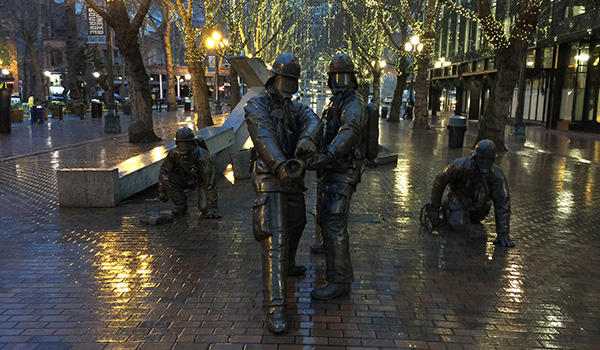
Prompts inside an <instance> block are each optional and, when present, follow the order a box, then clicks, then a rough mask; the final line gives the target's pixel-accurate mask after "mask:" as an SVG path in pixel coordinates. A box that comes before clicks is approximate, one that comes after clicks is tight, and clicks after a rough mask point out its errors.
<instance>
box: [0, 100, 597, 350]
mask: <svg viewBox="0 0 600 350" xmlns="http://www.w3.org/2000/svg"><path fill="white" fill-rule="evenodd" d="M188 117H189V116H188V115H186V114H185V113H183V112H177V113H157V114H155V125H156V129H157V134H159V136H161V137H163V138H165V140H167V139H172V137H173V135H174V131H175V130H176V129H177V128H178V127H180V126H182V125H184V124H186V123H189V122H190V121H189V120H186V119H187V118H188ZM126 123H127V118H123V117H122V118H121V125H122V127H123V130H124V132H123V134H121V135H113V134H103V133H102V127H103V125H101V123H100V121H99V120H91V119H86V120H82V121H79V120H75V121H69V122H65V123H62V124H59V123H52V124H50V125H43V126H40V127H37V126H34V127H23V128H18V130H17V128H15V129H13V134H11V136H10V137H5V135H2V136H1V137H0V178H1V179H2V180H0V242H1V244H0V349H2V350H5V349H40V350H45V349H86V350H87V349H211V350H215V349H232V350H233V349H248V350H250V349H281V350H287V349H317V350H320V349H340V350H341V349H397V348H423V349H515V348H523V349H534V348H539V349H547V348H560V349H595V348H597V344H599V343H600V270H599V269H598V268H597V266H600V239H599V238H600V236H599V233H598V232H600V217H599V216H598V214H597V208H599V207H600V198H599V196H598V195H597V193H599V192H600V188H599V186H600V185H599V184H600V169H599V167H598V163H599V161H600V143H598V141H596V140H590V139H584V138H572V139H568V138H566V137H565V136H562V135H556V134H554V133H549V132H547V131H545V130H544V129H537V128H528V130H527V132H528V141H527V142H526V143H525V145H521V146H519V144H517V143H514V142H512V141H509V143H508V147H509V148H510V149H511V152H510V153H507V154H503V155H502V156H500V157H499V159H498V163H499V165H500V167H501V168H502V169H503V170H504V171H505V173H506V175H507V177H508V180H509V187H510V190H511V199H512V206H513V217H512V224H511V235H512V238H513V240H514V241H515V243H516V247H515V248H513V249H506V248H501V247H496V246H494V245H493V244H492V241H493V239H494V237H495V233H494V232H495V229H494V221H493V216H490V217H489V218H488V219H487V220H485V221H484V228H482V229H481V230H479V231H477V230H474V231H472V232H467V233H464V234H457V233H450V232H445V231H441V232H440V234H438V235H431V234H426V233H423V232H421V231H420V229H419V223H418V213H419V209H420V207H421V206H422V205H423V204H424V203H425V202H427V201H428V197H429V193H430V188H431V184H432V182H433V179H434V177H435V174H436V173H437V172H438V171H440V170H442V169H443V168H444V167H445V166H446V165H447V164H448V163H449V162H450V161H451V160H453V159H454V158H457V157H461V156H467V155H469V154H470V150H469V149H468V148H463V149H448V147H447V143H448V140H447V130H446V129H445V128H442V127H436V128H433V130H431V131H420V130H412V129H411V128H410V127H411V123H410V122H407V121H400V122H398V123H388V122H385V121H382V122H381V124H380V129H381V135H380V143H381V144H382V145H384V146H385V147H387V148H389V149H391V151H392V152H396V153H398V154H399V159H398V164H397V166H396V167H393V166H382V167H380V168H377V169H371V170H368V171H366V172H365V173H364V175H363V179H362V183H361V184H360V185H359V187H358V191H357V192H356V194H355V195H354V198H353V202H352V213H351V217H350V235H351V251H352V259H353V264H354V274H355V282H354V283H353V285H352V287H353V290H352V294H351V296H350V297H346V298H342V299H339V300H333V301H328V302H322V301H312V300H311V299H310V295H309V293H310V290H311V289H312V288H313V287H314V286H316V285H318V284H321V283H323V281H324V276H323V273H324V267H325V266H324V264H325V262H324V258H323V256H321V255H311V254H310V251H309V249H308V248H309V244H310V243H311V242H312V239H313V232H314V220H313V218H312V215H310V214H307V217H308V220H309V223H308V225H307V228H306V231H305V235H304V237H303V238H302V241H301V244H300V248H299V253H298V262H299V263H302V264H304V265H305V266H306V267H307V268H308V271H307V275H306V276H305V277H299V278H290V279H289V291H288V308H287V314H288V319H289V320H290V321H291V324H290V331H289V332H288V333H287V334H286V335H282V336H273V335H271V334H270V333H269V332H268V331H266V330H265V329H264V315H263V312H262V309H261V305H262V300H261V299H262V292H261V285H260V275H261V266H260V248H259V244H258V243H257V242H255V241H254V238H253V236H252V233H251V213H250V209H251V206H252V201H253V197H254V194H253V192H252V188H251V186H250V182H249V180H241V181H236V182H235V183H233V184H232V183H230V182H228V181H227V180H225V179H224V178H223V177H221V178H220V179H219V208H220V210H221V213H222V214H223V218H222V219H220V220H205V219H203V218H202V217H200V216H199V215H198V212H197V211H196V210H195V208H194V207H193V206H191V208H192V210H191V212H190V213H189V214H188V215H185V216H183V217H178V218H176V220H175V222H174V223H172V224H166V225H161V226H146V225H143V224H141V223H140V222H139V216H140V215H141V214H142V213H143V211H144V200H145V199H146V198H153V197H155V196H156V189H155V188H150V189H148V190H146V191H144V192H142V193H140V194H138V195H136V196H134V197H132V198H130V199H128V200H126V201H125V202H123V203H122V204H121V205H119V206H118V207H116V208H101V209H66V208H63V209H61V208H59V206H58V203H57V194H56V174H55V170H56V169H57V168H62V167H71V166H101V165H107V164H115V163H117V162H119V161H122V160H124V159H127V158H129V157H131V156H132V155H136V154H138V153H140V152H144V151H147V150H149V149H151V148H152V147H154V146H155V145H131V144H129V143H128V142H127V137H126V130H127V126H126ZM440 125H442V124H440ZM473 142H474V137H473V136H471V135H467V140H465V145H467V146H469V145H471V144H472V143H473ZM307 185H308V187H309V190H308V192H307V212H310V209H312V208H313V206H314V197H315V193H314V192H315V178H314V174H312V173H309V178H308V181H307ZM194 201H195V198H190V201H189V203H190V204H193V203H194ZM170 208H171V205H170V204H167V206H166V209H170Z"/></svg>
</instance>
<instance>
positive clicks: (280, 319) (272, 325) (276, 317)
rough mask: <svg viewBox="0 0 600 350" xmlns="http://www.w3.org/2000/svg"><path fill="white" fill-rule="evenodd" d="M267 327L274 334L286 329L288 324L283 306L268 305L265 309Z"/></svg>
mask: <svg viewBox="0 0 600 350" xmlns="http://www.w3.org/2000/svg"><path fill="white" fill-rule="evenodd" d="M267 329H268V330H270V331H271V332H273V333H276V334H279V333H283V332H285V331H287V329H288V325H287V322H286V320H285V314H284V313H283V306H275V307H270V308H269V309H268V310H267Z"/></svg>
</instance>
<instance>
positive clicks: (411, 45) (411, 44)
mask: <svg viewBox="0 0 600 350" xmlns="http://www.w3.org/2000/svg"><path fill="white" fill-rule="evenodd" d="M404 50H405V51H407V52H410V55H411V57H412V64H411V70H412V72H411V73H410V91H409V99H412V97H413V90H414V88H415V57H414V52H415V50H416V51H417V52H421V51H422V50H423V43H421V40H420V39H419V36H418V35H413V36H412V37H411V38H410V40H409V41H407V42H406V44H404Z"/></svg>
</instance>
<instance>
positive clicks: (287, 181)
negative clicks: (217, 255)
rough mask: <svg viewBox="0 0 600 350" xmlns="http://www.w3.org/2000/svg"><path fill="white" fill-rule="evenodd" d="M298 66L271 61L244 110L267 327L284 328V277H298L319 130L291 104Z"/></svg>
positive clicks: (287, 59)
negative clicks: (260, 90)
mask: <svg viewBox="0 0 600 350" xmlns="http://www.w3.org/2000/svg"><path fill="white" fill-rule="evenodd" d="M299 76H300V64H299V63H298V60H297V59H296V57H295V56H294V55H292V54H289V53H284V54H281V55H279V56H278V57H277V58H276V59H275V63H273V68H272V69H271V77H270V78H269V79H268V80H267V82H266V84H265V87H266V90H267V91H266V93H265V94H263V95H260V96H257V97H254V98H252V99H250V101H248V104H247V105H246V106H245V112H246V123H247V125H248V131H249V133H250V137H251V139H252V142H253V143H254V149H253V156H252V160H253V161H252V185H253V186H254V191H255V192H256V200H255V202H254V205H253V208H252V211H253V217H252V225H253V231H254V237H255V238H256V240H257V241H259V242H260V244H261V250H262V254H261V255H262V276H263V278H262V287H263V304H264V307H265V309H266V315H267V318H266V323H267V328H268V329H269V330H270V331H272V332H274V333H281V332H284V331H286V330H287V322H286V319H285V316H284V307H285V302H286V300H285V298H286V278H287V276H291V275H302V274H304V273H305V272H306V268H305V267H304V266H302V265H296V250H297V248H298V243H299V242H300V237H301V235H302V231H303V230H304V226H305V225H306V208H305V204H304V194H303V192H304V191H305V190H306V187H304V174H305V172H306V171H305V164H306V161H307V160H308V159H310V158H311V157H312V156H313V155H314V153H315V151H316V149H317V145H318V144H319V141H320V137H321V134H322V132H323V126H322V124H321V122H320V120H319V118H318V117H317V115H316V114H315V113H314V112H313V111H312V110H311V109H310V108H308V107H306V106H304V105H302V104H300V103H298V102H293V101H292V100H291V97H292V95H293V94H294V93H295V92H296V91H297V90H298V77H299Z"/></svg>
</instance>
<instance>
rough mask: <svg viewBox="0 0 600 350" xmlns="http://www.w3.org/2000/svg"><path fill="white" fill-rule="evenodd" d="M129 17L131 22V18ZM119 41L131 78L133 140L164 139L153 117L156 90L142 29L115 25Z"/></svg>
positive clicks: (131, 135)
mask: <svg viewBox="0 0 600 350" xmlns="http://www.w3.org/2000/svg"><path fill="white" fill-rule="evenodd" d="M128 19H129V18H127V22H128ZM113 29H114V31H115V44H116V46H117V47H118V48H119V51H120V52H121V54H122V55H123V59H124V61H125V74H126V75H127V78H128V82H129V94H130V98H131V124H129V142H131V143H142V142H155V141H160V140H162V139H161V138H160V137H158V136H156V134H155V133H154V125H153V121H152V94H151V90H150V76H149V75H148V73H147V72H146V66H145V65H144V59H143V58H142V54H141V51H140V46H139V42H138V35H137V34H138V32H137V31H135V32H133V31H131V30H129V26H125V25H124V26H115V27H114V28H113Z"/></svg>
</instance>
